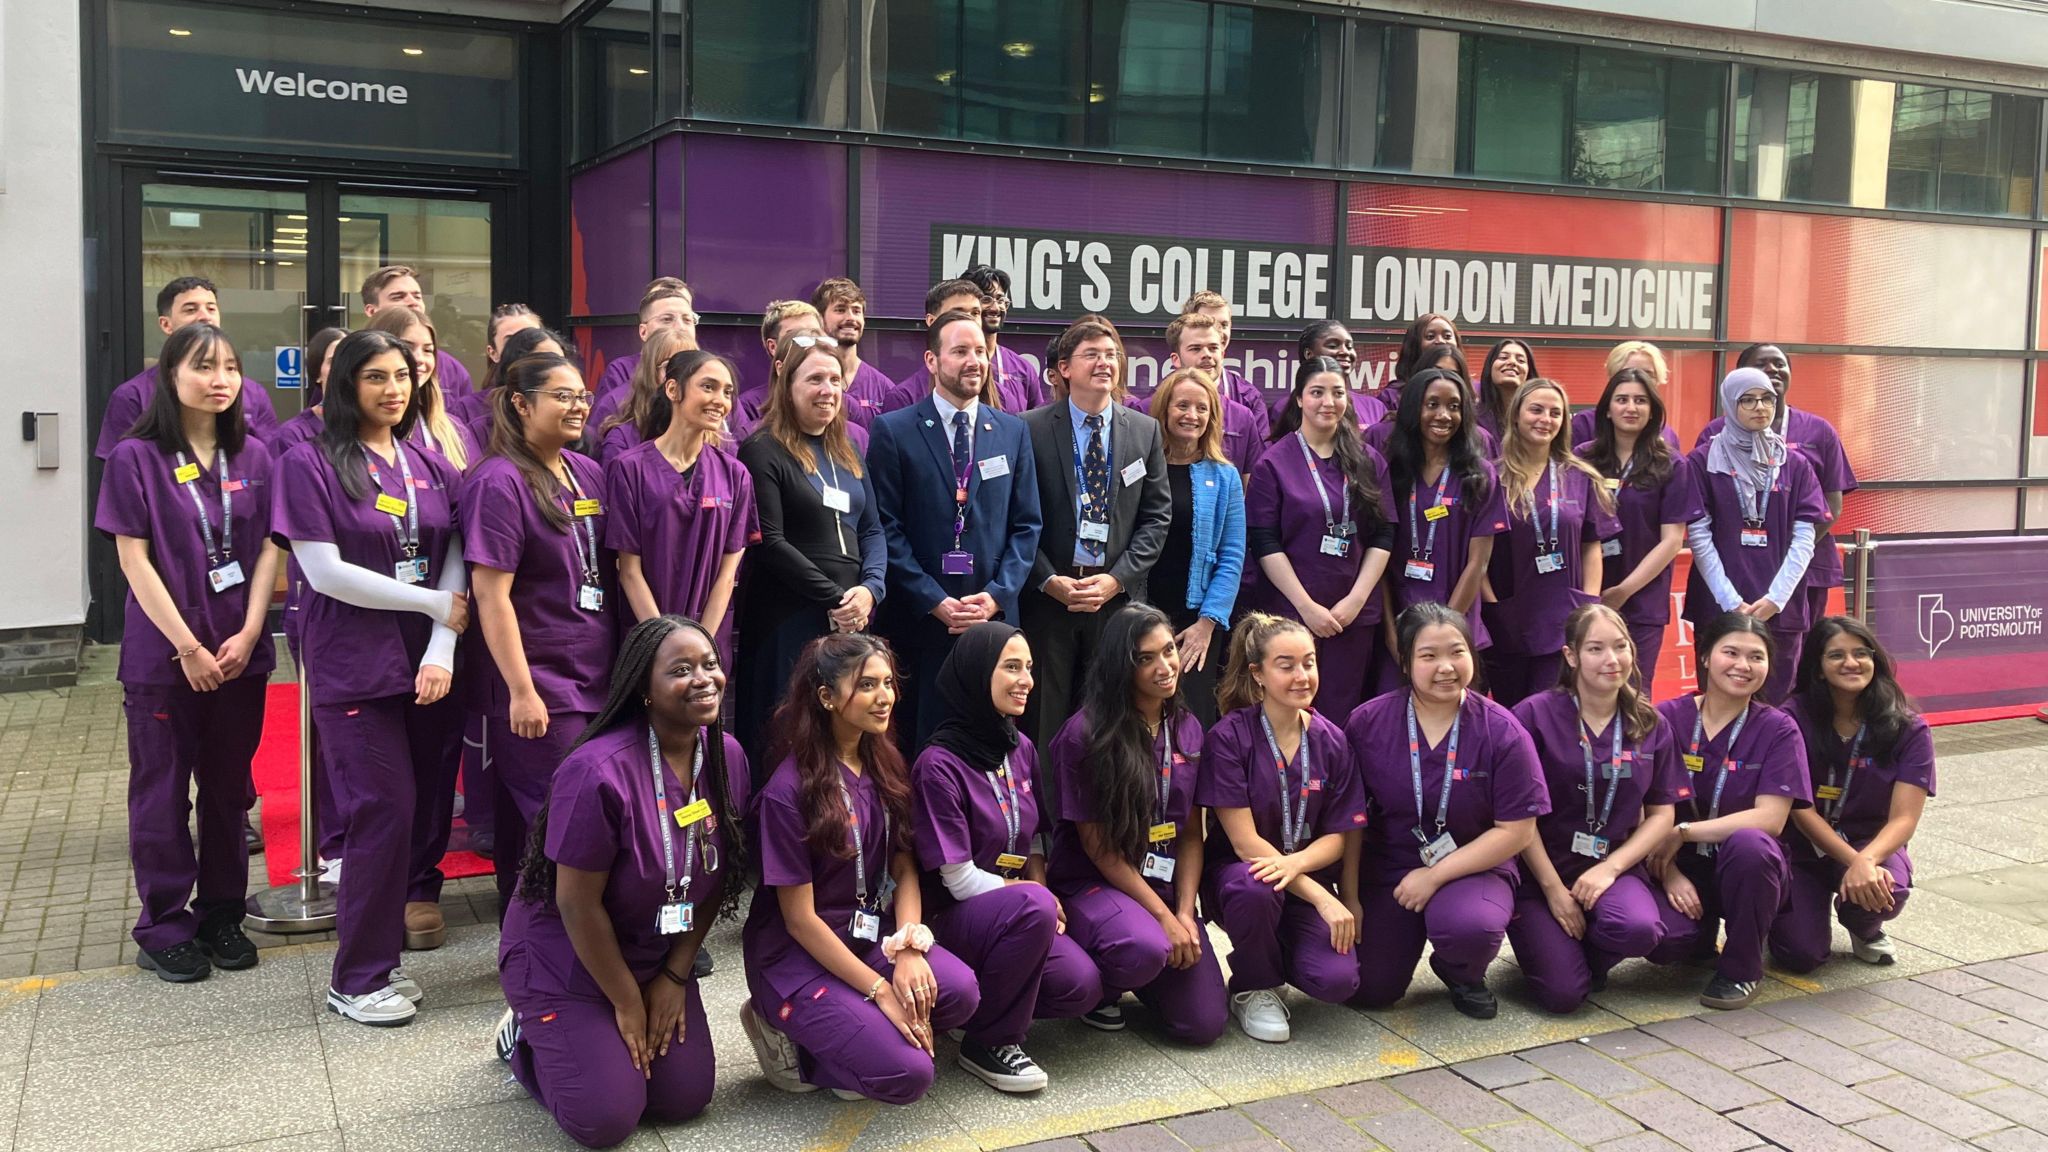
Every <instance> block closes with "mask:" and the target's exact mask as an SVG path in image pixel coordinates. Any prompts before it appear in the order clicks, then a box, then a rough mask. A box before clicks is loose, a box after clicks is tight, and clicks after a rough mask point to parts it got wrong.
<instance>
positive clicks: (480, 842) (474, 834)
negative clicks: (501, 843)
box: [469, 828, 498, 860]
mask: <svg viewBox="0 0 2048 1152" xmlns="http://www.w3.org/2000/svg"><path fill="white" fill-rule="evenodd" d="M469 850H470V851H471V852H474V853H476V854H477V855H479V856H481V857H483V858H484V859H486V860H489V859H491V858H492V857H494V856H496V855H497V852H498V834H497V833H496V832H478V831H477V830H476V829H474V828H472V829H470V832H469Z"/></svg>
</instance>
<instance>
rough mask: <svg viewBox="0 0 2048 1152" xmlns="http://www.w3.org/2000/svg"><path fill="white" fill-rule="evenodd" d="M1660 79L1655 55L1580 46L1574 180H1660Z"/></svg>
mask: <svg viewBox="0 0 2048 1152" xmlns="http://www.w3.org/2000/svg"><path fill="white" fill-rule="evenodd" d="M1552 51H1558V50H1557V49H1552ZM1664 84H1665V62H1664V61H1663V60H1662V59H1660V58H1658V57H1656V56H1647V55H1644V54H1642V53H1638V52H1609V51H1604V50H1602V49H1597V48H1583V49H1580V51H1579V67H1578V77H1577V84H1576V88H1575V91H1574V99H1573V102H1572V153H1571V181H1572V183H1574V184H1591V185H1594V186H1595V187H1599V188H1660V187H1662V186H1663V183H1664Z"/></svg>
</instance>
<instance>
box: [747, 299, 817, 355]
mask: <svg viewBox="0 0 2048 1152" xmlns="http://www.w3.org/2000/svg"><path fill="white" fill-rule="evenodd" d="M799 316H805V317H808V318H809V319H810V321H811V323H812V324H814V325H816V326H817V329H818V331H820V332H823V331H824V330H825V318H824V317H823V316H820V315H818V310H817V309H816V308H813V307H811V306H810V305H809V304H807V303H805V302H804V301H802V300H771V301H769V302H768V307H767V308H765V309H763V310H762V312H761V342H762V343H764V344H765V343H767V342H768V341H770V340H773V341H775V344H776V347H777V350H778V351H780V349H781V345H782V338H783V336H785V335H787V334H786V333H785V332H783V330H782V326H783V325H784V324H787V323H789V322H790V321H791V320H794V319H796V318H797V317H799Z"/></svg>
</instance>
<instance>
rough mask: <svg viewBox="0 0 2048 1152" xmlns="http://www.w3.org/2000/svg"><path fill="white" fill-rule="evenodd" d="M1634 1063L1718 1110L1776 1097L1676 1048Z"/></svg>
mask: <svg viewBox="0 0 2048 1152" xmlns="http://www.w3.org/2000/svg"><path fill="white" fill-rule="evenodd" d="M1631 1063H1632V1064H1634V1066H1635V1068H1636V1070H1637V1071H1639V1072H1641V1073H1643V1074H1644V1075H1646V1076H1648V1077H1650V1078H1651V1079H1653V1080H1656V1081H1658V1082H1659V1083H1661V1084H1665V1085H1668V1086H1669V1087H1672V1088H1675V1089H1677V1090H1678V1091H1680V1092H1683V1093H1685V1094H1686V1095H1687V1096H1690V1097H1692V1098H1693V1099H1694V1100H1697V1101H1699V1103H1700V1104H1702V1105H1704V1106H1705V1107H1707V1108H1710V1109H1712V1110H1714V1111H1716V1112H1729V1111H1733V1110H1734V1109H1737V1108H1747V1107H1748V1106H1750V1105H1751V1104H1762V1103H1764V1102H1766V1101H1768V1100H1773V1099H1775V1098H1776V1097H1774V1096H1772V1095H1771V1094H1770V1093H1769V1092H1766V1091H1764V1090H1763V1089H1762V1088H1760V1087H1758V1086H1757V1085H1755V1084H1752V1083H1750V1082H1749V1081H1747V1080H1744V1079H1743V1078H1742V1077H1740V1076H1737V1075H1736V1074H1734V1073H1733V1072H1728V1071H1725V1070H1723V1069H1720V1068H1716V1067H1715V1066H1714V1065H1712V1064H1709V1063H1707V1062H1706V1061H1705V1060H1702V1059H1700V1058H1699V1057H1697V1056H1695V1055H1693V1054H1692V1053H1690V1052H1681V1051H1678V1050H1676V1049H1673V1050H1672V1051H1669V1052H1652V1053H1651V1054H1650V1055H1648V1056H1644V1057H1640V1058H1638V1059H1636V1060H1634V1061H1631Z"/></svg>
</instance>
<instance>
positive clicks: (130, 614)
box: [92, 439, 277, 685]
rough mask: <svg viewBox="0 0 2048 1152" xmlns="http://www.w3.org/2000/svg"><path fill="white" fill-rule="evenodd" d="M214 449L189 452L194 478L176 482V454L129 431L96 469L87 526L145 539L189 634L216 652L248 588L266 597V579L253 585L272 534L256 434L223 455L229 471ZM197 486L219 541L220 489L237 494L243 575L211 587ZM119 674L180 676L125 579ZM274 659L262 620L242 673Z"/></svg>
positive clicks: (242, 616)
mask: <svg viewBox="0 0 2048 1152" xmlns="http://www.w3.org/2000/svg"><path fill="white" fill-rule="evenodd" d="M217 460H218V457H215V458H212V459H207V460H195V459H192V458H191V457H187V461H188V462H189V463H193V464H197V465H198V466H199V478H198V479H196V480H194V481H193V482H192V485H191V486H189V487H188V486H187V485H184V484H180V483H178V480H177V476H176V472H177V470H178V462H177V459H176V457H174V456H170V455H166V454H165V453H163V452H161V451H159V450H158V449H157V446H156V445H155V444H153V443H151V442H149V441H147V440H137V439H127V440H122V441H120V442H119V443H117V444H115V445H114V451H113V454H112V455H110V456H108V457H107V466H106V471H105V472H104V473H103V474H102V476H101V478H100V499H99V507H98V509H97V510H96V511H95V512H94V514H93V521H92V523H93V527H95V528H97V529H99V530H100V531H101V532H103V533H105V534H106V535H107V536H109V537H113V536H132V537H134V538H136V539H138V540H147V541H149V559H150V563H151V564H153V565H154V566H155V567H156V570H157V574H158V575H160V576H162V577H163V581H164V587H165V588H166V589H168V590H169V592H170V594H171V603H173V604H175V605H177V608H178V615H180V616H182V617H183V618H184V620H185V626H186V627H188V628H190V629H191V630H192V635H193V636H194V637H196V638H197V639H198V641H199V642H200V643H201V644H204V645H205V646H206V648H207V650H208V651H211V652H217V651H219V650H220V646H221V645H222V644H224V643H226V642H227V639H228V637H230V636H233V635H234V634H235V633H237V632H240V631H241V630H242V624H243V622H244V621H245V620H246V619H247V617H248V614H249V597H250V596H251V595H252V594H254V595H259V596H262V597H263V598H264V600H265V601H266V602H267V601H268V600H269V598H270V591H271V590H270V589H268V588H261V589H258V588H253V587H252V586H251V584H250V581H251V580H253V579H254V578H255V575H256V560H257V557H259V556H260V555H262V552H263V544H264V541H265V540H267V539H268V538H269V536H270V505H271V471H272V469H271V459H270V450H269V449H268V448H265V447H264V446H263V444H262V442H261V441H258V440H254V439H251V440H247V441H244V443H243V445H242V450H241V451H240V452H239V453H237V454H235V455H233V456H230V457H228V462H227V471H226V473H225V475H223V474H220V473H218V472H216V471H215V465H216V462H217ZM195 490H196V491H197V492H198V493H199V499H200V502H201V504H202V505H203V506H204V507H205V509H206V518H207V521H208V522H209V523H210V524H212V525H213V539H214V545H215V547H219V546H220V545H221V543H222V539H221V529H222V527H223V524H222V516H221V497H222V495H223V490H225V491H226V494H228V495H231V496H233V498H234V509H233V522H234V523H233V526H232V527H231V528H229V530H228V531H229V537H230V538H231V539H232V540H233V542H234V559H235V560H236V561H237V562H239V563H240V564H241V566H242V576H243V580H242V583H240V584H237V585H235V586H234V587H232V588H229V589H227V590H226V591H224V592H215V591H214V590H213V586H212V584H211V582H210V581H209V580H208V579H207V572H208V571H210V569H211V565H209V564H208V562H207V556H206V545H205V543H204V542H203V539H202V536H201V533H200V530H199V510H198V509H197V508H195V507H194V506H193V503H192V492H193V491H195ZM122 628H123V632H122V642H121V665H120V669H119V672H118V675H119V678H120V680H121V683H123V684H129V685H141V684H151V685H177V684H184V683H186V680H185V673H184V672H183V670H181V669H180V668H179V666H178V664H177V663H176V661H175V659H174V657H175V656H176V655H177V650H176V649H175V648H173V647H172V646H171V642H170V640H169V639H168V638H166V637H165V636H164V634H163V633H162V632H159V631H157V628H156V625H155V624H152V623H151V622H150V619H149V617H148V615H146V614H145V613H144V612H143V611H142V605H141V604H140V603H138V602H137V601H136V599H135V590H134V589H133V588H130V589H129V590H128V594H127V602H126V605H125V608H124V611H123V615H122ZM275 667H277V654H276V652H275V651H274V650H273V649H272V647H271V641H270V630H269V629H268V628H265V629H264V630H263V631H262V633H261V634H259V635H258V636H257V638H256V645H255V647H254V648H252V649H251V650H250V652H249V665H248V667H247V668H245V669H244V670H243V672H242V677H243V678H245V679H246V678H250V677H254V678H255V679H258V680H261V679H263V678H265V677H267V676H269V675H270V671H271V669H273V668H275Z"/></svg>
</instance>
